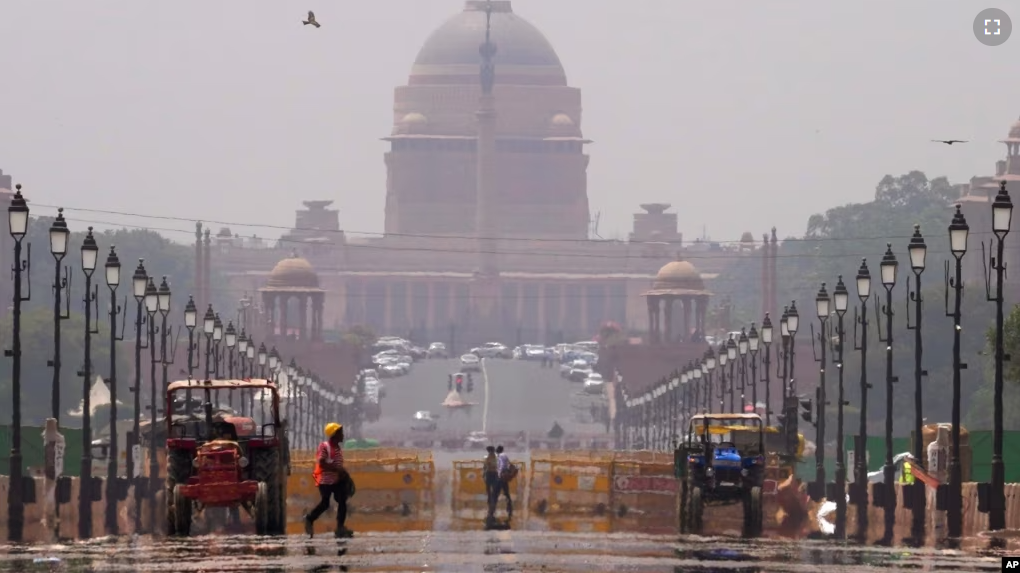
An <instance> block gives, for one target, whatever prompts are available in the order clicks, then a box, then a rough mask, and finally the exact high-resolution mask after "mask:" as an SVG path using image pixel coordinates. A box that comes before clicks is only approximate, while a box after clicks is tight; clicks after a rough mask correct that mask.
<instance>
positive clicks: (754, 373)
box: [747, 322, 768, 412]
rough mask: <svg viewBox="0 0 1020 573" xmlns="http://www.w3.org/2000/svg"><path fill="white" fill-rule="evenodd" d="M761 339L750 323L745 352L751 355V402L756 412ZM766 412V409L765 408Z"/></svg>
mask: <svg viewBox="0 0 1020 573" xmlns="http://www.w3.org/2000/svg"><path fill="white" fill-rule="evenodd" d="M760 343H761V339H760V338H758V329H757V328H755V326H754V323H753V322H752V323H751V331H750V332H748V333H747V350H748V352H750V353H751V402H752V403H753V404H754V411H755V412H757V411H758V345H759V344H760ZM765 409H766V410H767V409H768V407H766V408H765Z"/></svg>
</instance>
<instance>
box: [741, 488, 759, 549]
mask: <svg viewBox="0 0 1020 573" xmlns="http://www.w3.org/2000/svg"><path fill="white" fill-rule="evenodd" d="M745 499H746V501H745V502H744V537H748V538H752V539H753V538H757V537H761V534H762V526H763V521H764V514H763V511H762V498H761V488H760V487H758V486H754V487H752V488H751V489H750V490H749V491H748V492H747V496H746V498H745Z"/></svg>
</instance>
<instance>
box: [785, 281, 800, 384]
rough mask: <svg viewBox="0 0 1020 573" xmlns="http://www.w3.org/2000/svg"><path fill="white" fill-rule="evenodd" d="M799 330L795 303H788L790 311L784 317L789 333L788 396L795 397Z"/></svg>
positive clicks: (798, 317) (798, 316)
mask: <svg viewBox="0 0 1020 573" xmlns="http://www.w3.org/2000/svg"><path fill="white" fill-rule="evenodd" d="M798 329H800V314H799V313H798V312H797V301H791V302H790V310H789V312H788V313H787V315H786V330H788V331H790V379H789V380H788V381H787V383H789V385H790V395H791V396H796V395H797V374H796V366H797V330H798Z"/></svg>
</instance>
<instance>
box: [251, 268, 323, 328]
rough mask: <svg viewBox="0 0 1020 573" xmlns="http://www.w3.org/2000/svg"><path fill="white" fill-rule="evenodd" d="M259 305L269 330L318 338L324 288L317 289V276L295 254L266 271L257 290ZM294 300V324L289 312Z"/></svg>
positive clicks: (320, 326)
mask: <svg viewBox="0 0 1020 573" xmlns="http://www.w3.org/2000/svg"><path fill="white" fill-rule="evenodd" d="M259 292H260V293H262V304H263V306H264V307H265V308H266V312H267V313H268V314H269V321H270V324H271V325H272V326H271V328H272V330H273V333H275V334H278V335H280V336H287V335H289V334H290V333H291V330H292V329H294V330H296V335H297V338H298V339H299V340H308V339H309V338H310V339H312V340H322V310H323V306H324V304H323V303H324V299H325V295H326V291H325V290H323V289H322V288H319V275H318V274H317V273H316V272H315V269H313V268H312V264H311V263H309V262H308V261H307V260H305V259H303V258H301V257H299V256H298V255H297V254H296V253H295V254H292V255H291V256H290V257H288V258H286V259H283V260H282V261H280V262H279V263H277V264H276V266H275V267H273V271H272V272H271V273H269V279H268V280H267V281H266V286H264V287H262V288H260V289H259ZM292 300H294V301H296V303H297V304H296V306H297V314H298V316H297V319H298V323H297V325H292V324H291V322H290V316H289V314H290V313H289V311H290V310H291V309H293V307H294V306H295V305H293V304H291V301H292ZM309 303H311V307H312V317H311V323H310V324H309V320H308V306H309Z"/></svg>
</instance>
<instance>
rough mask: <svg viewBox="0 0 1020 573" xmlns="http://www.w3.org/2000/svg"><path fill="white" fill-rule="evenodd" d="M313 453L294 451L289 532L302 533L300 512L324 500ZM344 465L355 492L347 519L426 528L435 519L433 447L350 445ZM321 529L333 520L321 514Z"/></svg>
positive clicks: (377, 527)
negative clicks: (424, 449) (428, 448)
mask: <svg viewBox="0 0 1020 573" xmlns="http://www.w3.org/2000/svg"><path fill="white" fill-rule="evenodd" d="M314 464H315V458H314V452H309V451H295V452H292V453H291V468H292V474H291V476H290V477H289V479H288V481H287V496H288V504H287V510H288V519H287V521H288V523H287V531H288V532H290V533H301V532H302V531H303V528H304V525H303V523H302V521H301V519H302V516H303V515H304V514H305V512H307V511H308V510H310V509H311V508H312V507H314V506H315V505H316V504H317V503H318V502H319V499H320V496H319V491H318V488H317V487H316V486H315V480H314V479H313V477H312V468H313V467H314ZM344 465H345V467H346V468H347V471H348V472H349V473H350V475H351V478H352V479H353V480H354V484H355V486H356V489H357V492H356V494H355V495H354V497H353V498H351V500H350V501H349V502H348V505H347V508H348V515H349V518H348V521H349V524H350V526H351V527H352V528H355V529H359V530H362V531H412V530H428V529H431V527H432V521H433V519H434V515H433V513H434V500H433V480H434V478H435V464H434V462H433V461H432V453H431V452H429V451H422V450H415V449H405V448H370V449H357V450H347V451H345V452H344ZM316 528H317V531H318V530H319V528H322V531H323V532H328V531H332V528H333V522H332V520H331V519H320V520H319V523H316Z"/></svg>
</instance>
